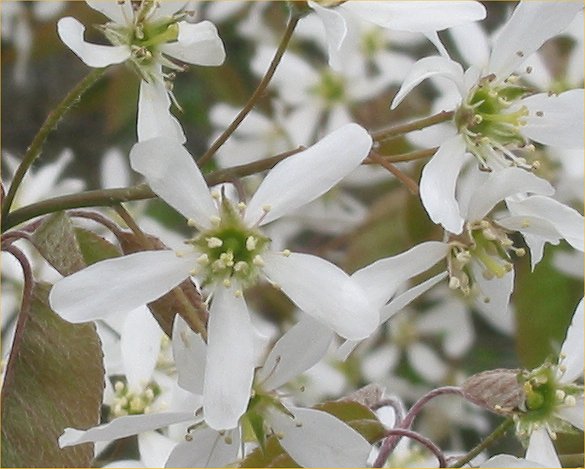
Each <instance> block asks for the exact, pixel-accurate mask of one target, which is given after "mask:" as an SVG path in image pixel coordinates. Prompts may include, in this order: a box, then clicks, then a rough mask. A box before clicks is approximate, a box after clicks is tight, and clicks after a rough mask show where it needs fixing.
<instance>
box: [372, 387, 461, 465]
mask: <svg viewBox="0 0 585 469" xmlns="http://www.w3.org/2000/svg"><path fill="white" fill-rule="evenodd" d="M444 394H457V395H459V396H461V395H462V390H461V388H460V387H458V386H443V387H441V388H437V389H433V390H432V391H430V392H428V393H426V394H425V395H424V396H422V397H421V398H420V399H419V400H418V401H416V402H415V403H414V404H413V406H412V407H411V408H410V410H409V411H408V413H407V414H406V417H404V420H402V423H401V424H400V427H399V428H401V429H404V430H410V428H411V427H412V424H413V423H414V419H415V418H416V416H417V415H418V414H419V412H420V411H421V410H422V408H423V407H424V406H425V405H426V404H427V403H428V402H429V401H430V400H431V399H434V398H435V397H437V396H442V395H444ZM400 438H401V436H400V435H393V436H390V437H388V438H386V440H385V441H384V443H383V444H382V447H381V448H380V452H379V453H378V457H377V458H376V460H375V461H374V467H382V466H383V465H384V463H385V462H386V460H387V459H388V456H390V454H391V453H392V451H394V449H395V448H396V446H397V445H398V443H399V441H400Z"/></svg>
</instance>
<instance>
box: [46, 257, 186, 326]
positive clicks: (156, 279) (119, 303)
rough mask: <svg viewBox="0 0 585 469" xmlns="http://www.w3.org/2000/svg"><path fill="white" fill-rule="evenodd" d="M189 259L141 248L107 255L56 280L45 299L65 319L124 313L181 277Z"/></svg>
mask: <svg viewBox="0 0 585 469" xmlns="http://www.w3.org/2000/svg"><path fill="white" fill-rule="evenodd" d="M193 261H194V259H192V258H179V257H177V255H176V254H175V253H174V252H173V251H144V252H138V253H135V254H130V255H128V256H123V257H117V258H115V259H108V260H105V261H102V262H98V263H96V264H93V265H91V266H89V267H87V268H85V269H83V270H80V271H79V272H76V273H75V274H73V275H70V276H69V277H65V278H63V279H62V280H60V281H58V282H57V283H56V284H55V285H54V286H53V288H52V289H51V293H50V295H49V301H50V303H51V307H52V308H53V310H54V311H55V312H56V313H57V314H58V315H59V316H61V317H62V318H63V319H65V320H66V321H69V322H85V321H92V320H95V319H103V318H105V317H107V316H109V315H114V314H122V313H127V312H129V311H131V310H133V309H134V308H137V307H138V306H141V305H144V304H146V303H149V302H151V301H154V300H156V299H157V298H159V297H160V296H162V295H164V294H165V293H167V292H168V291H169V290H171V289H172V288H174V287H176V286H177V285H178V284H179V283H181V282H182V281H183V280H185V279H186V278H187V277H188V276H189V271H190V269H192V268H193Z"/></svg>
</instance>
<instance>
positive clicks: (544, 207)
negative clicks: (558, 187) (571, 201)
mask: <svg viewBox="0 0 585 469" xmlns="http://www.w3.org/2000/svg"><path fill="white" fill-rule="evenodd" d="M508 206H509V207H510V211H511V212H512V213H513V214H514V215H527V216H533V217H535V218H542V219H543V220H546V221H548V222H549V223H550V224H551V225H553V226H554V228H555V229H556V230H557V232H558V233H559V234H560V235H561V236H562V237H563V238H564V239H566V240H567V242H568V243H569V244H570V245H571V246H572V247H574V248H575V249H577V250H578V251H583V247H584V246H583V245H584V243H585V241H584V239H583V231H584V221H583V215H581V214H580V213H579V212H577V210H575V209H573V208H571V207H568V206H567V205H565V204H562V203H560V202H557V201H556V200H554V199H551V198H550V197H543V196H540V195H535V196H532V197H528V198H526V199H524V200H522V201H520V202H512V201H509V202H508Z"/></svg>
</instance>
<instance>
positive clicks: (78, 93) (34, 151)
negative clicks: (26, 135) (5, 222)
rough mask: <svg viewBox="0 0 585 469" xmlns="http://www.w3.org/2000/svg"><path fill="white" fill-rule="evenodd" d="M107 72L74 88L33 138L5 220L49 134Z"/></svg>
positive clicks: (98, 71) (7, 199) (10, 192)
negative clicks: (19, 188)
mask: <svg viewBox="0 0 585 469" xmlns="http://www.w3.org/2000/svg"><path fill="white" fill-rule="evenodd" d="M105 71H106V69H105V68H97V69H95V70H92V71H91V72H90V73H89V74H87V76H86V77H85V78H84V79H83V80H81V81H80V82H79V83H78V84H77V85H76V86H75V88H73V89H72V90H71V91H70V92H69V93H68V94H67V96H65V98H63V101H61V102H60V103H59V104H58V105H57V107H56V108H55V109H53V110H52V111H51V112H50V113H49V115H48V116H47V118H46V119H45V122H44V123H43V125H42V126H41V128H40V129H39V131H38V132H37V134H36V135H35V137H34V138H33V141H32V142H31V144H30V145H29V147H28V148H27V150H26V153H25V154H24V157H23V159H22V162H21V163H20V166H19V167H18V169H17V170H16V173H15V174H14V178H13V179H12V183H11V184H10V189H8V193H7V194H6V197H5V198H4V201H3V206H2V218H3V219H4V218H6V216H7V215H8V213H9V211H10V207H11V206H12V203H13V202H14V197H15V196H16V191H17V190H18V187H19V186H20V183H21V182H22V180H23V179H24V176H25V175H26V172H27V171H28V169H29V168H30V167H31V165H32V164H33V163H34V162H35V160H36V159H37V158H38V156H39V155H40V154H41V150H42V149H43V145H44V144H45V141H46V140H47V137H48V136H49V134H50V133H51V132H52V131H53V130H54V129H55V127H57V124H58V123H59V121H60V120H61V118H62V117H63V116H64V115H65V113H66V112H67V111H69V110H70V109H71V108H72V107H73V105H74V104H75V103H76V102H77V101H79V99H80V98H81V97H82V96H83V95H84V93H85V92H86V91H87V90H89V89H90V88H91V87H92V85H94V84H95V83H96V82H97V81H98V80H99V79H100V78H101V76H102V75H103V74H104V72H105Z"/></svg>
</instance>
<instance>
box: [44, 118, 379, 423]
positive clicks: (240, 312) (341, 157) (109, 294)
mask: <svg viewBox="0 0 585 469" xmlns="http://www.w3.org/2000/svg"><path fill="white" fill-rule="evenodd" d="M370 146H371V138H370V136H369V135H368V134H367V132H366V131H365V130H364V129H362V128H361V127H359V126H357V125H355V124H350V125H347V126H345V127H343V128H341V129H339V130H338V131H336V132H334V133H333V134H331V135H329V136H327V137H326V138H324V139H323V140H321V141H320V142H318V143H317V144H315V145H314V146H312V147H310V148H309V149H307V150H305V151H303V152H301V153H299V154H297V155H294V156H292V157H290V158H288V159H287V160H285V161H283V162H281V163H279V164H278V165H277V166H276V167H275V168H274V169H273V170H272V171H271V172H270V173H269V174H268V176H267V177H266V179H265V180H264V181H263V182H262V184H261V185H260V187H259V188H258V190H257V191H256V193H255V195H254V196H253V197H252V199H251V200H250V202H249V204H248V205H247V207H245V206H244V205H242V204H239V205H238V206H237V207H236V206H234V205H233V204H232V203H231V202H230V201H229V200H227V199H225V198H224V199H222V200H221V201H220V202H219V207H218V206H217V205H216V203H215V199H214V198H213V197H212V195H211V194H210V192H209V189H208V187H207V185H206V184H205V181H204V179H203V176H202V175H201V172H200V171H199V169H198V168H197V166H196V164H195V163H194V162H193V160H192V158H191V156H190V155H189V153H188V152H187V151H186V150H185V149H184V148H183V147H182V146H181V145H180V144H179V143H178V142H176V141H175V140H169V139H163V138H158V139H153V140H150V141H147V142H141V143H138V144H136V145H135V147H134V148H133V150H132V152H131V162H132V166H133V168H134V169H135V170H137V171H138V172H140V173H142V174H144V175H145V176H146V179H147V181H148V182H149V184H150V186H151V188H152V189H153V191H154V192H156V193H157V194H158V195H159V196H160V197H161V198H162V199H164V200H165V201H166V202H167V203H169V204H170V205H172V206H173V207H174V208H175V209H177V210H178V211H179V212H180V213H182V214H183V215H184V216H185V217H186V218H187V219H188V223H189V225H191V226H194V227H196V228H198V230H199V233H198V234H197V235H196V236H195V237H194V238H193V239H190V240H188V241H187V242H186V243H187V244H188V245H189V247H188V248H186V249H185V250H184V251H183V252H181V253H175V252H173V251H170V250H169V251H146V252H140V253H136V254H131V255H128V256H124V257H120V258H116V259H111V260H107V261H104V262H100V263H98V264H94V265H92V266H90V267H88V268H86V269H84V270H82V271H80V272H78V273H76V274H74V275H72V276H70V277H67V278H65V279H63V280H61V281H59V282H58V283H57V284H55V286H54V287H53V289H52V291H51V294H50V302H51V305H52V307H53V309H54V310H55V311H56V312H57V313H58V314H59V315H61V317H63V318H64V319H66V320H69V321H72V322H83V321H88V320H94V319H97V318H101V317H104V316H105V315H109V314H120V313H125V312H128V311H129V310H131V309H133V308H135V307H137V306H139V305H142V304H145V303H148V302H151V301H153V300H155V299H157V298H158V297H160V296H161V295H163V294H165V293H166V292H168V291H169V290H171V289H172V288H174V287H175V286H177V285H178V284H179V283H180V282H182V281H183V280H185V279H186V278H187V277H189V276H190V275H195V276H196V277H198V278H199V279H200V280H201V281H202V283H203V284H204V285H206V286H209V288H210V289H211V291H212V295H213V302H212V304H211V309H210V315H209V324H208V336H209V342H208V346H209V354H208V364H207V373H206V377H205V390H204V409H205V418H206V420H207V422H208V423H209V424H210V426H212V427H213V428H217V429H226V428H233V427H234V426H235V425H236V423H237V421H238V418H239V417H240V416H241V414H242V413H243V412H244V410H245V408H246V404H247V401H248V398H249V390H250V386H251V383H252V375H253V367H254V364H253V329H252V326H251V323H250V317H249V313H248V308H247V306H246V302H245V300H244V298H243V296H242V292H243V290H244V289H245V288H246V287H248V286H250V285H252V284H254V283H256V282H257V281H258V279H259V278H260V276H266V277H267V278H268V279H269V280H270V281H271V282H272V283H274V284H277V285H278V287H279V288H280V289H282V291H283V292H284V293H285V294H286V295H288V296H289V297H290V298H291V299H292V300H293V302H295V303H296V304H297V306H298V307H299V308H300V309H301V310H303V311H304V312H306V313H308V314H310V315H312V316H314V317H315V318H317V319H318V320H319V321H321V322H323V323H325V324H326V325H328V326H329V327H331V328H332V329H333V330H334V331H335V332H337V333H338V334H340V335H341V336H343V337H345V338H349V339H362V338H364V337H367V336H368V335H369V334H370V333H371V332H372V331H373V330H374V329H375V328H376V326H377V325H378V312H377V311H376V309H375V308H372V307H371V305H370V301H369V299H368V298H367V296H366V294H365V292H364V291H363V290H362V289H361V288H360V287H359V286H358V285H357V284H356V283H355V282H354V281H353V280H352V279H351V278H350V277H349V276H348V275H347V274H345V273H344V272H343V271H342V270H340V269H339V268H338V267H336V266H335V265H333V264H331V263H329V262H327V261H325V260H323V259H320V258H319V257H315V256H311V255H307V254H296V253H290V252H288V251H286V250H285V251H283V252H274V251H271V250H270V249H269V244H270V240H269V239H268V238H267V237H266V236H265V235H264V234H263V233H262V232H261V230H260V227H261V226H262V225H265V224H266V223H269V222H271V221H274V220H276V219H278V218H280V217H281V216H283V215H285V214H286V213H287V212H290V211H292V210H294V209H296V208H298V207H300V206H302V205H304V204H305V203H307V202H309V201H311V200H313V199H315V198H316V197H318V196H319V195H321V194H323V193H324V192H326V191H327V190H328V189H329V188H331V187H332V186H333V185H334V184H336V183H337V182H338V181H339V180H340V179H341V178H343V177H344V176H345V175H346V174H347V173H349V172H350V171H351V170H353V169H354V168H355V167H357V166H358V165H359V164H360V163H361V161H362V160H363V159H364V158H365V156H366V155H367V154H368V152H369V150H370ZM214 196H215V197H216V199H221V195H220V194H215V193H214Z"/></svg>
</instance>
